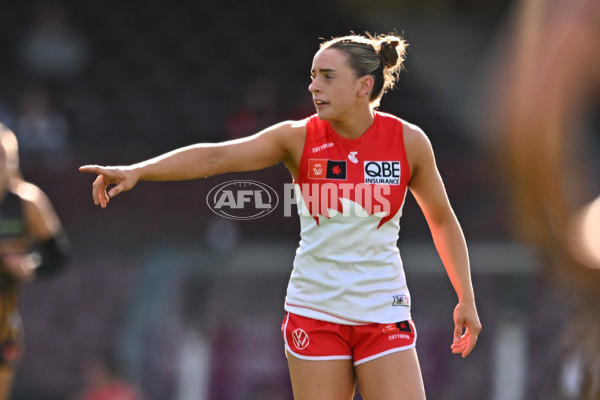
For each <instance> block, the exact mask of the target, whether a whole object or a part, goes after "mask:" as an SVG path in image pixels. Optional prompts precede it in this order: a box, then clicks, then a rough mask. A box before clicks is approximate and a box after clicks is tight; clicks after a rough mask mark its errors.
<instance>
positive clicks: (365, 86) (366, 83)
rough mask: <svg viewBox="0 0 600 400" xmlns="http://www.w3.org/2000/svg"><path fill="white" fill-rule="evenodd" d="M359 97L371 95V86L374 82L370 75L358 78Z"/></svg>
mask: <svg viewBox="0 0 600 400" xmlns="http://www.w3.org/2000/svg"><path fill="white" fill-rule="evenodd" d="M359 83H360V85H359V95H360V96H369V95H370V94H371V90H372V89H373V84H374V83H375V81H374V80H373V77H372V76H371V75H365V76H363V77H361V78H359Z"/></svg>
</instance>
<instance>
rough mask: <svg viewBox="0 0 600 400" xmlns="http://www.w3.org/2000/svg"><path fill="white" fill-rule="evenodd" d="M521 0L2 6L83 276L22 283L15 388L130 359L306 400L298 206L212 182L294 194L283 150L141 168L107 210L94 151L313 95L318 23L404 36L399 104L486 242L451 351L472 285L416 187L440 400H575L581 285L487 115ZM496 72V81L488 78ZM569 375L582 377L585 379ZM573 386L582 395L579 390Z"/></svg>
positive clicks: (14, 87)
mask: <svg viewBox="0 0 600 400" xmlns="http://www.w3.org/2000/svg"><path fill="white" fill-rule="evenodd" d="M513 6H514V4H513V2H511V1H509V0H488V1H475V0H452V1H448V0H431V1H387V0H376V1H375V0H374V1H369V2H365V1H360V0H323V1H319V2H313V1H302V2H285V1H275V0H252V1H247V2H228V1H224V2H206V1H185V0H180V1H170V2H167V1H164V0H145V1H137V0H112V1H106V0H103V1H100V0H87V1H83V0H73V1H69V2H66V1H65V2H60V1H56V2H40V1H29V0H23V1H19V2H3V3H2V5H0V54H1V55H2V56H1V57H0V120H2V121H3V122H4V123H5V124H6V125H8V126H10V127H11V128H12V129H13V130H14V131H15V132H16V134H17V135H18V136H19V138H20V143H21V165H22V169H23V174H24V176H25V178H26V179H27V180H30V181H32V182H34V183H36V184H37V185H39V186H40V187H41V188H42V189H43V190H44V191H45V192H46V193H47V194H48V195H49V197H50V198H51V199H52V201H53V204H54V205H55V207H56V209H57V212H58V213H59V215H60V217H61V218H62V220H63V223H64V225H65V227H66V230H67V232H68V234H69V236H70V239H71V242H72V245H73V259H72V263H71V267H70V269H69V271H68V272H67V273H65V274H64V275H62V276H61V277H59V278H57V279H55V280H53V281H49V282H35V283H31V284H27V285H26V286H25V287H24V288H23V304H22V308H23V316H24V320H25V327H26V342H27V350H26V357H25V360H24V363H23V365H22V367H21V369H20V371H19V375H18V378H17V382H16V388H15V395H14V399H16V400H25V399H27V400H31V399H35V400H66V399H69V398H71V396H72V395H73V394H74V393H77V392H78V391H79V390H80V389H81V387H82V386H83V384H84V371H85V368H86V363H87V362H89V360H90V359H91V358H93V357H95V356H97V355H99V354H103V353H106V352H111V353H114V354H116V356H117V358H118V360H119V361H120V363H121V366H122V369H123V374H124V376H125V377H126V378H127V379H128V380H130V381H132V382H134V383H135V384H136V385H137V386H138V387H139V388H140V389H141V390H142V391H143V392H144V393H145V394H146V397H147V399H148V400H165V399H173V400H192V399H210V400H237V399H240V400H254V399H255V400H258V399H261V400H273V399H289V398H291V393H290V388H289V379H288V376H287V368H286V365H285V358H284V353H283V343H282V340H281V339H280V322H281V319H282V317H283V311H282V307H283V298H284V293H285V287H286V283H287V278H288V275H289V273H290V270H291V261H292V258H293V255H294V251H295V246H296V245H297V242H298V228H299V225H298V221H297V220H296V218H294V217H292V218H285V217H283V211H282V210H281V209H280V210H277V211H275V212H274V213H272V214H270V215H268V216H266V217H264V218H262V219H259V220H254V221H241V222H240V221H230V220H226V219H223V218H220V217H217V216H216V215H214V214H213V213H211V211H210V210H209V208H208V207H207V205H206V201H205V196H206V193H207V192H208V191H209V190H210V189H211V188H212V187H214V186H215V185H216V184H218V183H220V182H223V181H226V180H231V179H234V178H235V179H254V180H257V181H260V182H264V183H267V184H269V185H270V186H272V187H273V188H275V189H276V190H283V184H284V183H285V182H288V181H289V179H290V178H289V175H288V173H287V171H286V170H285V169H284V168H283V167H282V166H277V167H273V168H271V169H268V170H265V171H260V172H257V173H252V174H232V175H231V176H223V177H216V178H211V179H208V180H203V181H194V182H180V183H141V184H139V186H138V187H137V188H136V190H134V191H133V192H130V193H127V194H124V195H122V196H120V197H119V198H118V199H116V200H115V201H113V202H111V204H110V206H109V208H108V209H106V210H101V209H99V208H96V207H94V205H93V203H92V200H91V182H92V177H91V176H88V175H83V174H80V173H78V172H77V167H78V166H79V165H82V164H88V163H98V164H115V163H119V164H120V163H131V162H134V161H138V160H141V159H144V158H148V157H150V156H154V155H157V154H159V153H161V152H164V151H167V150H171V149H174V148H176V147H178V146H181V145H184V144H190V143H193V142H198V141H219V140H224V139H227V138H234V137H238V136H240V135H246V134H248V133H251V132H254V131H257V130H259V129H261V128H263V127H266V126H267V125H269V124H270V123H272V122H274V121H279V120H282V119H293V118H303V117H305V116H307V115H309V114H311V113H312V112H313V109H312V104H311V102H310V96H309V94H308V92H307V85H308V83H309V79H308V75H309V69H310V64H311V60H312V56H313V54H314V52H315V51H316V50H317V46H318V39H319V38H320V37H323V38H329V37H331V36H338V35H343V34H347V33H349V32H350V31H354V32H357V33H361V32H364V31H369V32H371V33H386V32H389V31H394V30H395V31H397V32H399V33H403V35H404V37H405V38H406V40H407V41H408V42H409V44H410V47H409V51H408V58H407V63H406V71H404V72H403V75H402V77H401V79H400V83H399V86H398V89H397V90H396V91H394V92H391V93H389V94H388V95H387V97H386V98H384V100H383V105H382V107H381V109H382V110H383V111H390V112H393V113H395V114H397V115H399V116H401V117H402V118H404V119H406V120H408V121H411V122H414V123H416V124H418V125H420V126H421V127H422V128H423V129H424V130H425V132H426V133H428V135H429V136H430V138H431V140H432V143H433V146H434V149H435V151H436V153H437V158H438V164H439V167H440V170H441V172H442V175H443V177H444V179H445V182H446V186H447V189H448V192H449V195H450V198H451V200H452V202H453V205H454V207H455V210H456V213H457V215H458V217H459V219H460V221H461V223H462V225H463V228H464V231H465V234H466V237H467V240H468V242H469V244H470V251H471V256H472V268H473V279H474V284H475V291H476V295H477V298H478V306H479V311H480V314H481V315H480V316H481V319H482V323H483V326H484V331H483V332H482V335H481V337H480V339H479V343H478V347H477V348H476V351H475V352H474V353H473V354H472V355H471V356H470V357H469V358H468V359H466V360H461V359H459V358H458V357H456V356H453V355H452V354H451V353H450V343H451V339H452V329H453V324H452V310H453V307H454V305H455V297H454V294H453V290H452V288H451V286H450V284H449V282H448V279H447V277H446V276H445V273H444V270H443V267H442V265H441V263H440V262H439V260H438V258H437V255H436V253H435V251H434V249H433V247H432V244H431V239H430V236H429V233H428V230H427V227H426V225H425V222H424V219H423V217H422V215H421V213H420V211H419V210H418V209H417V207H416V205H415V204H414V201H413V200H412V199H411V198H409V200H408V204H407V205H406V207H405V212H404V216H403V219H402V226H403V230H402V231H401V234H400V242H399V245H400V248H401V251H402V252H403V258H404V262H405V267H406V269H407V275H408V282H409V287H410V288H411V292H412V296H413V299H414V300H413V304H414V306H413V314H414V320H415V321H416V324H417V327H418V329H419V341H418V350H419V353H420V357H421V364H422V368H423V374H424V378H425V383H426V388H427V391H428V395H429V398H430V399H433V400H436V399H444V400H447V399H461V400H469V399H477V400H481V399H492V400H499V399H510V400H519V399H561V398H565V399H568V398H577V397H569V396H570V393H575V392H576V389H572V388H573V387H576V386H577V379H578V377H577V373H576V371H577V370H576V368H575V369H574V370H573V371H575V372H572V371H571V372H569V371H570V370H567V369H565V368H567V367H565V365H564V364H562V363H560V362H559V361H560V359H561V343H562V341H563V339H564V337H563V333H564V328H565V326H564V325H565V323H564V318H563V315H564V310H565V309H566V308H567V307H568V305H569V302H570V295H569V294H568V293H565V291H564V290H562V288H561V287H560V285H557V284H556V283H554V281H552V280H551V279H548V278H547V276H546V275H545V274H544V269H543V268H541V267H540V263H541V262H542V261H541V260H540V259H539V258H538V257H536V254H535V251H534V250H532V249H531V248H530V247H529V246H527V245H525V244H523V243H522V242H519V241H517V240H516V239H515V236H514V235H513V227H512V223H511V213H510V211H509V210H508V208H509V207H508V204H509V200H508V196H507V193H506V190H507V189H506V187H504V186H503V185H502V183H501V181H502V179H499V173H500V172H501V171H499V170H498V168H497V164H496V163H495V160H496V158H495V157H494V148H493V143H494V141H493V140H492V139H493V138H492V136H493V135H492V132H493V129H491V128H490V129H489V130H487V129H486V128H485V125H484V124H482V123H481V121H482V120H484V121H485V118H486V110H485V109H484V103H485V102H484V101H483V100H482V99H483V97H484V96H483V95H482V94H483V93H486V91H487V90H488V89H489V88H490V87H491V86H492V85H498V82H492V81H490V80H489V79H486V76H485V70H486V68H487V65H488V63H489V60H490V46H491V43H492V41H494V40H495V39H496V40H497V37H496V36H497V34H498V30H499V27H500V26H503V24H504V23H505V20H506V18H507V16H508V15H509V10H511V9H512V7H513ZM488 78H489V77H488ZM569 390H571V392H570V391H569ZM573 390H575V392H573Z"/></svg>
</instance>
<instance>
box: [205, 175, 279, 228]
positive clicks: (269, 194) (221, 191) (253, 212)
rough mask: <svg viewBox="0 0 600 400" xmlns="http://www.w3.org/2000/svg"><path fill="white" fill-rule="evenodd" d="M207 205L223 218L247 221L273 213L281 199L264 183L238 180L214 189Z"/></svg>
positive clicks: (224, 183)
mask: <svg viewBox="0 0 600 400" xmlns="http://www.w3.org/2000/svg"><path fill="white" fill-rule="evenodd" d="M206 204H208V207H209V208H210V209H211V210H212V211H213V212H214V213H215V214H217V215H220V216H221V217H225V218H229V219H237V220H246V219H256V218H260V217H264V216H265V215H267V214H270V213H271V212H273V210H275V208H276V207H277V204H279V197H278V196H277V192H275V190H273V188H271V187H270V186H269V185H266V184H264V183H261V182H257V181H250V180H236V181H228V182H223V183H221V184H219V185H217V186H215V187H214V188H212V189H211V190H210V192H208V194H207V195H206Z"/></svg>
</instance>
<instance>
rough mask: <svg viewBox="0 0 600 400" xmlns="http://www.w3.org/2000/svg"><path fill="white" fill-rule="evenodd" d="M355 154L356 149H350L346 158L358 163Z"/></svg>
mask: <svg viewBox="0 0 600 400" xmlns="http://www.w3.org/2000/svg"><path fill="white" fill-rule="evenodd" d="M357 154H358V151H351V152H350V154H348V160H350V161H352V162H353V163H354V164H358V158H356V155H357Z"/></svg>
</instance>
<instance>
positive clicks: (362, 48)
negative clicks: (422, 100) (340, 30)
mask: <svg viewBox="0 0 600 400" xmlns="http://www.w3.org/2000/svg"><path fill="white" fill-rule="evenodd" d="M407 47H408V43H406V42H405V41H404V39H403V38H401V37H400V36H397V35H394V34H388V35H378V36H373V35H371V34H369V33H368V32H367V33H366V36H362V35H356V34H352V35H348V36H340V37H337V38H333V39H330V40H328V41H326V42H323V43H321V46H320V49H321V50H324V49H336V50H340V51H342V52H344V53H345V54H346V55H347V57H348V64H349V65H350V68H352V69H353V70H354V72H355V73H356V76H357V77H361V76H365V75H371V76H372V77H373V80H374V83H373V89H372V91H371V95H370V101H371V104H372V105H373V106H374V107H378V106H379V103H380V100H381V98H382V97H383V95H384V94H385V93H386V92H387V91H388V90H390V89H392V88H394V87H395V86H396V82H397V81H398V78H399V76H400V71H401V70H402V68H403V65H404V60H405V57H406V48H407Z"/></svg>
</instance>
